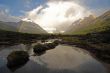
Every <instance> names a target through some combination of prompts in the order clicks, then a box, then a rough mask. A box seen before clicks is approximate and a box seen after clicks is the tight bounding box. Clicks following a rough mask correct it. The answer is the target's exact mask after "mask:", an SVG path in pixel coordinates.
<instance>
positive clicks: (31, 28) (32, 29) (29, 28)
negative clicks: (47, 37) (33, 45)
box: [18, 21, 47, 34]
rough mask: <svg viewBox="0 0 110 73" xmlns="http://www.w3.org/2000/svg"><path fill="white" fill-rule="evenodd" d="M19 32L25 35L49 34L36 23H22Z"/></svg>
mask: <svg viewBox="0 0 110 73" xmlns="http://www.w3.org/2000/svg"><path fill="white" fill-rule="evenodd" d="M18 24H20V26H19V29H18V31H19V32H23V33H32V34H45V33H47V32H46V31H45V30H44V29H43V28H41V27H40V26H39V25H38V24H36V23H34V22H27V21H20V22H18Z"/></svg>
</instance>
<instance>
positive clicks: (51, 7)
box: [25, 0, 91, 32]
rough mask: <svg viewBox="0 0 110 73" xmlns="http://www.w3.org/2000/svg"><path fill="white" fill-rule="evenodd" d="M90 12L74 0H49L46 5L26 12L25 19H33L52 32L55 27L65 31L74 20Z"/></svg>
mask: <svg viewBox="0 0 110 73" xmlns="http://www.w3.org/2000/svg"><path fill="white" fill-rule="evenodd" d="M90 14H91V12H89V11H87V10H86V9H85V8H84V7H82V6H81V5H79V4H77V3H75V1H74V0H68V1H67V0H48V1H47V3H45V4H44V5H40V6H38V7H36V8H35V9H33V10H31V11H28V12H26V16H25V19H29V20H32V21H34V22H35V23H37V24H39V25H40V26H41V27H43V28H44V29H46V30H47V31H49V32H52V31H55V29H56V30H59V31H64V30H65V28H67V27H68V26H69V25H71V24H72V23H73V22H74V21H76V20H78V19H80V18H83V17H86V16H88V15H90ZM47 28H48V29H47ZM50 29H52V30H51V31H50ZM53 29H54V30H53Z"/></svg>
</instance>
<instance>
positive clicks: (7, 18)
mask: <svg viewBox="0 0 110 73" xmlns="http://www.w3.org/2000/svg"><path fill="white" fill-rule="evenodd" d="M20 20H21V18H20V17H16V16H12V15H10V14H9V10H8V9H0V21H4V22H18V21H20Z"/></svg>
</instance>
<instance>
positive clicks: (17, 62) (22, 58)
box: [7, 51, 29, 69]
mask: <svg viewBox="0 0 110 73" xmlns="http://www.w3.org/2000/svg"><path fill="white" fill-rule="evenodd" d="M28 60H29V55H28V53H27V52H25V51H13V52H12V53H10V54H9V55H8V57H7V61H8V62H7V67H8V68H9V69H13V68H14V69H16V68H18V67H21V66H22V65H24V64H26V63H27V61H28Z"/></svg>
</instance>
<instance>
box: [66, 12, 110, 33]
mask: <svg viewBox="0 0 110 73" xmlns="http://www.w3.org/2000/svg"><path fill="white" fill-rule="evenodd" d="M108 29H110V11H107V12H106V13H104V14H103V15H101V16H99V17H97V18H94V17H93V16H89V17H86V18H84V19H83V20H78V21H76V22H74V23H73V25H71V26H70V28H69V29H68V30H67V31H66V33H67V34H87V33H93V32H101V31H105V30H108Z"/></svg>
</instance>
